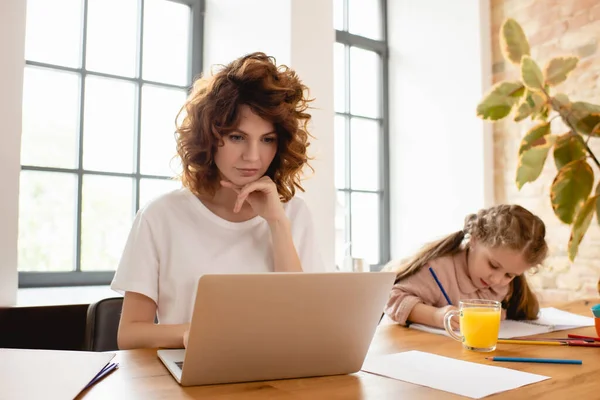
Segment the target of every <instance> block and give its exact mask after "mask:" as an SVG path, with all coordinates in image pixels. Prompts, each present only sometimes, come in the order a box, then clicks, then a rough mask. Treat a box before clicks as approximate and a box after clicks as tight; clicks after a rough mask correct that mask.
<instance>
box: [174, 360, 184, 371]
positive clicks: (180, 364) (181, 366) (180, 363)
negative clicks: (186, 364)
mask: <svg viewBox="0 0 600 400" xmlns="http://www.w3.org/2000/svg"><path fill="white" fill-rule="evenodd" d="M175 365H177V366H178V367H179V369H180V370H182V371H183V361H175Z"/></svg>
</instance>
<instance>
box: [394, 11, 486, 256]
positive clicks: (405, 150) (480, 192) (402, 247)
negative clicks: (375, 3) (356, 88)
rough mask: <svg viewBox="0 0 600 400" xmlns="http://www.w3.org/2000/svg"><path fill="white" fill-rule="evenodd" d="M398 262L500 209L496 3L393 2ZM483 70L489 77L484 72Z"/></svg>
mask: <svg viewBox="0 0 600 400" xmlns="http://www.w3.org/2000/svg"><path fill="white" fill-rule="evenodd" d="M388 7H389V9H388V26H389V28H388V32H389V45H390V69H389V71H390V87H389V93H390V185H391V188H390V189H391V192H390V196H391V202H390V204H391V230H392V237H391V250H392V258H402V257H405V256H407V255H409V254H410V253H411V252H413V251H415V250H416V249H417V248H418V247H420V246H421V245H422V244H424V243H425V242H427V241H430V240H433V239H435V238H438V237H440V236H442V235H446V234H448V233H451V232H454V231H457V230H459V229H461V228H462V227H463V221H464V217H465V216H466V215H467V214H469V213H473V212H476V211H477V210H478V209H480V208H482V207H485V206H488V205H491V204H492V202H493V192H492V190H493V168H492V167H493V162H492V154H493V148H492V146H493V144H492V136H491V131H490V130H489V127H487V126H486V125H484V123H483V121H481V120H480V119H478V118H477V117H476V114H475V109H476V106H477V103H478V102H479V100H480V98H481V96H482V95H483V93H484V92H485V91H486V90H487V89H488V88H489V86H490V83H491V67H490V62H491V61H490V46H491V44H490V42H491V40H490V15H489V12H490V11H489V10H490V7H489V0H454V1H446V0H419V1H414V0H393V1H389V2H388ZM482 71H483V72H482Z"/></svg>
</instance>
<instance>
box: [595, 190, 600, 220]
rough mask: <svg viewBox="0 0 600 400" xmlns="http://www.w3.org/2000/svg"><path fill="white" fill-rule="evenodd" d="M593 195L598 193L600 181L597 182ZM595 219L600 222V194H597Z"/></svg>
mask: <svg viewBox="0 0 600 400" xmlns="http://www.w3.org/2000/svg"><path fill="white" fill-rule="evenodd" d="M595 195H596V196H598V195H600V182H598V186H596V192H595ZM596 220H597V221H598V223H599V224H600V196H598V200H596Z"/></svg>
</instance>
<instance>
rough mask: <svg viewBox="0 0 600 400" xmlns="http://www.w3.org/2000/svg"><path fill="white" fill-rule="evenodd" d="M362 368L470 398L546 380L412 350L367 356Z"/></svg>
mask: <svg viewBox="0 0 600 400" xmlns="http://www.w3.org/2000/svg"><path fill="white" fill-rule="evenodd" d="M362 370H363V371H365V372H369V373H372V374H376V375H382V376H386V377H388V378H393V379H398V380H401V381H405V382H410V383H415V384H417V385H421V386H427V387H430V388H433V389H438V390H443V391H445V392H450V393H455V394H458V395H462V396H467V397H470V398H473V399H480V398H482V397H485V396H489V395H492V394H494V393H500V392H504V391H507V390H511V389H516V388H518V387H521V386H525V385H530V384H532V383H536V382H541V381H543V380H546V379H550V377H548V376H542V375H536V374H530V373H528V372H521V371H516V370H512V369H508V368H501V367H493V366H490V365H484V364H477V363H473V362H468V361H462V360H456V359H454V358H449V357H442V356H438V355H436V354H431V353H425V352H422V351H416V350H412V351H407V352H404V353H396V354H389V355H385V356H377V357H368V358H367V359H366V360H365V363H364V364H363V367H362Z"/></svg>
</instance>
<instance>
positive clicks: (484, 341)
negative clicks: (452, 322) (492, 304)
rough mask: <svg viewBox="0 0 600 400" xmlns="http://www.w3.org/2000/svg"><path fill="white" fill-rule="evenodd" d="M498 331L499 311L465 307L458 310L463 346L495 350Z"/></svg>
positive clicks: (487, 308)
mask: <svg viewBox="0 0 600 400" xmlns="http://www.w3.org/2000/svg"><path fill="white" fill-rule="evenodd" d="M499 330H500V309H499V308H496V309H495V308H489V307H467V308H463V309H461V310H460V333H461V334H462V336H463V337H464V342H463V344H464V345H465V346H467V347H474V348H478V349H487V348H495V347H496V342H497V341H498V331H499Z"/></svg>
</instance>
